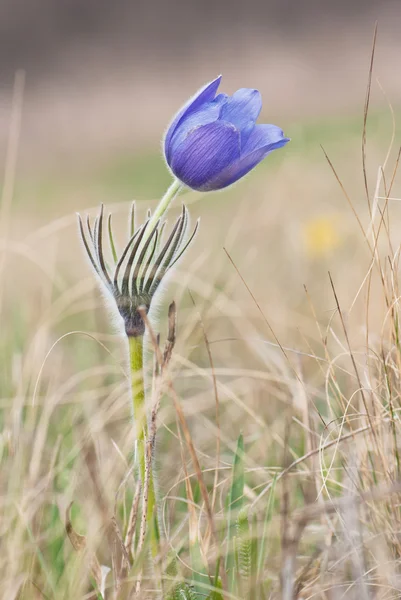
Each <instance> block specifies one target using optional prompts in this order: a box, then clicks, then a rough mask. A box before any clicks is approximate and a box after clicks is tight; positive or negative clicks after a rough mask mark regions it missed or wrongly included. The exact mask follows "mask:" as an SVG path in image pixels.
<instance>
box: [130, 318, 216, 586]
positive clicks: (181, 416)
mask: <svg viewBox="0 0 401 600" xmlns="http://www.w3.org/2000/svg"><path fill="white" fill-rule="evenodd" d="M139 310H140V312H141V316H142V318H143V320H144V322H145V325H146V327H147V330H148V332H149V334H150V338H151V340H152V344H153V348H154V350H155V352H156V355H157V358H158V361H159V363H160V364H162V361H163V357H162V354H161V352H160V348H159V346H158V344H157V338H156V335H155V333H154V331H153V329H152V326H151V324H150V322H149V319H148V317H147V314H146V312H145V311H144V310H143V309H139ZM167 386H168V389H169V391H170V394H171V398H172V400H173V403H174V408H175V410H176V413H177V416H178V420H179V422H180V425H181V427H182V430H183V433H184V438H185V442H186V444H187V447H188V450H189V453H190V455H191V459H192V462H193V465H194V468H195V471H196V476H197V479H198V482H199V488H200V491H201V494H202V498H203V501H204V503H205V507H206V514H207V518H208V523H209V527H210V531H211V534H212V538H213V542H214V544H215V547H216V551H217V554H218V556H219V552H220V550H219V547H220V545H219V541H218V539H217V534H216V527H215V524H214V517H213V511H212V508H211V505H210V500H209V494H208V491H207V487H206V484H205V480H204V477H203V474H202V469H201V467H200V464H199V459H198V456H197V453H196V450H195V446H194V444H193V441H192V437H191V433H190V431H189V427H188V424H187V421H186V418H185V415H184V412H183V410H182V407H181V404H180V402H179V400H178V396H177V394H176V392H175V389H174V386H173V382H172V380H171V379H170V378H168V380H167ZM217 560H219V558H218V559H217ZM219 564H220V575H221V580H222V583H223V590H226V589H227V578H226V573H225V570H224V567H223V563H222V561H219Z"/></svg>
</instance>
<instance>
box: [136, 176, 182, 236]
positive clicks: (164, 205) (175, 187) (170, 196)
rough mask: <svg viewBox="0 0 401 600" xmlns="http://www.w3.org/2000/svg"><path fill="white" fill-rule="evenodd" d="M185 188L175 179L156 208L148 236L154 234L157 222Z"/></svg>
mask: <svg viewBox="0 0 401 600" xmlns="http://www.w3.org/2000/svg"><path fill="white" fill-rule="evenodd" d="M183 187H184V185H183V184H182V183H181V181H179V180H178V179H174V181H173V183H172V184H171V185H170V187H169V188H168V190H167V191H166V193H165V194H164V196H163V198H162V199H161V200H160V202H159V204H158V205H157V206H156V210H155V212H154V213H153V215H152V217H151V219H150V221H149V225H148V227H147V235H149V234H150V233H151V232H152V229H153V228H154V227H155V226H156V223H157V221H158V220H159V219H161V218H162V216H163V215H164V214H165V212H166V211H167V209H168V207H169V206H170V204H171V203H172V201H173V200H174V198H175V197H176V196H177V194H178V193H179V192H180V190H181V189H182V188H183ZM145 237H146V235H145Z"/></svg>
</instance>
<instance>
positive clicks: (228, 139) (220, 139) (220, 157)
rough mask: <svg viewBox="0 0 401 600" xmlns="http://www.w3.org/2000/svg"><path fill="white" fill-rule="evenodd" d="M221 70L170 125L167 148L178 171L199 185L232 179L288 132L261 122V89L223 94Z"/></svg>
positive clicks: (168, 158) (283, 139)
mask: <svg viewBox="0 0 401 600" xmlns="http://www.w3.org/2000/svg"><path fill="white" fill-rule="evenodd" d="M220 81H221V76H219V77H217V79H215V80H214V81H212V82H210V83H208V84H207V85H205V86H204V87H203V88H202V89H201V90H199V91H198V92H197V94H195V96H194V97H193V98H191V100H190V101H189V102H188V103H187V104H186V105H185V106H184V107H183V108H182V109H181V110H180V111H179V112H178V113H177V115H176V116H175V117H174V119H173V121H172V123H171V125H170V127H169V128H168V130H167V133H166V136H165V140H164V153H165V157H166V161H167V164H168V165H169V167H170V169H171V171H172V172H173V174H174V175H175V176H176V177H177V179H179V180H180V181H181V182H182V183H184V184H185V185H187V186H188V187H190V188H192V189H194V190H200V191H210V190H219V189H221V188H224V187H227V186H228V185H231V184H232V183H234V182H235V181H237V180H238V179H240V178H241V177H243V176H244V175H246V174H247V173H249V171H251V170H252V169H253V168H254V167H256V165H257V164H259V163H260V162H261V161H262V160H263V159H264V158H265V157H266V156H267V155H268V154H270V152H272V151H273V150H277V149H278V148H281V147H282V146H285V144H286V143H287V142H289V138H287V137H285V136H284V133H283V131H282V130H281V129H280V128H279V127H277V126H276V125H257V124H256V120H257V118H258V116H259V113H260V111H261V108H262V98H261V95H260V93H259V92H258V90H253V89H248V88H242V89H240V90H237V91H236V92H235V93H234V94H233V95H232V96H227V95H226V94H218V95H217V96H216V92H217V90H218V87H219V85H220Z"/></svg>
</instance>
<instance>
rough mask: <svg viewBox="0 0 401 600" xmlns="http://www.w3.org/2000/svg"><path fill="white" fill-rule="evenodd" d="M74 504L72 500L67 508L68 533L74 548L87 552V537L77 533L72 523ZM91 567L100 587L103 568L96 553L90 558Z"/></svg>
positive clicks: (66, 526)
mask: <svg viewBox="0 0 401 600" xmlns="http://www.w3.org/2000/svg"><path fill="white" fill-rule="evenodd" d="M72 505H73V502H71V504H70V505H69V506H68V508H67V510H66V514H65V530H66V533H67V535H68V538H69V540H70V542H71V544H72V546H73V548H74V550H75V551H76V552H79V553H81V552H85V550H86V538H85V536H83V535H80V534H79V533H77V532H76V531H75V530H74V528H73V526H72V523H71V507H72ZM89 564H90V569H91V572H92V575H93V578H94V580H95V581H96V585H97V586H98V588H99V589H100V588H101V586H102V569H101V567H100V563H99V561H98V559H97V558H96V555H94V556H93V557H92V558H91V559H90V562H89Z"/></svg>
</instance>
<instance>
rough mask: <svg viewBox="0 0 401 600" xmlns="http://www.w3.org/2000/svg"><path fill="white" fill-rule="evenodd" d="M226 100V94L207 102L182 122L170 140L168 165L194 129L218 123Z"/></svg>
mask: <svg viewBox="0 0 401 600" xmlns="http://www.w3.org/2000/svg"><path fill="white" fill-rule="evenodd" d="M226 100H227V95H226V94H219V95H218V96H216V98H215V99H214V100H212V102H206V103H205V104H203V105H202V106H201V107H200V108H198V110H195V111H194V112H191V113H190V114H189V115H187V116H185V117H184V118H183V119H182V120H181V122H180V124H179V125H178V126H177V127H176V130H175V132H174V134H173V135H172V137H171V139H170V144H169V147H168V150H167V152H166V160H167V162H168V163H169V162H170V159H171V156H172V155H173V154H174V150H175V149H176V148H178V146H179V145H180V144H181V142H183V141H184V140H185V138H186V137H187V135H188V134H189V133H190V132H191V130H192V129H194V128H195V127H200V126H201V125H207V124H208V123H213V122H214V121H217V119H218V118H219V116H220V112H221V107H222V106H223V105H224V103H225V102H226Z"/></svg>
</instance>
